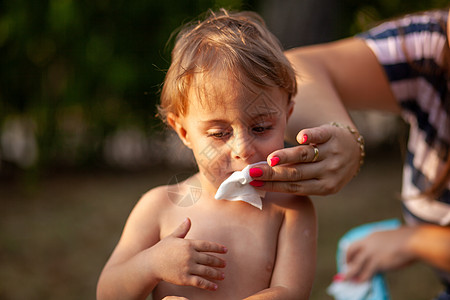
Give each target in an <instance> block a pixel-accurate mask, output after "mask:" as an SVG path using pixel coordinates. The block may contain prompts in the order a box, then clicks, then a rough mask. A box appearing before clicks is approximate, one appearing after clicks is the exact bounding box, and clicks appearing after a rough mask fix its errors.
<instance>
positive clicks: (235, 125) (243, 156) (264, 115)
mask: <svg viewBox="0 0 450 300" xmlns="http://www.w3.org/2000/svg"><path fill="white" fill-rule="evenodd" d="M207 89H208V90H209V91H206V93H203V94H202V95H203V96H204V95H205V94H207V95H208V100H206V101H205V100H203V102H202V100H199V95H198V94H197V93H196V92H195V90H194V89H192V91H191V92H190V94H189V107H188V112H187V114H186V115H184V116H181V117H178V118H176V121H174V122H171V124H172V126H173V127H174V128H175V130H176V131H177V133H178V134H179V136H180V138H181V139H182V140H183V142H184V143H185V145H186V146H188V147H189V148H191V149H192V150H193V152H194V156H195V159H196V161H197V164H198V167H199V170H200V172H201V174H202V175H204V176H205V177H206V178H207V179H208V180H209V181H210V182H211V183H212V184H213V185H214V186H215V187H218V186H219V185H220V183H222V181H224V180H225V179H226V178H227V177H228V176H230V175H231V174H232V173H233V172H234V171H240V170H242V169H243V168H244V167H245V166H247V165H248V164H252V163H255V162H259V161H263V160H266V158H267V156H268V155H269V154H270V153H271V152H273V151H274V150H277V149H280V148H283V142H284V130H285V127H286V122H287V119H288V117H289V115H290V112H291V111H292V106H293V105H292V102H291V103H288V97H287V94H286V93H284V92H282V91H281V90H280V89H279V88H270V89H267V88H266V89H261V88H259V89H257V88H255V87H253V88H252V90H253V91H257V92H252V91H250V90H249V89H247V88H245V87H242V85H240V84H237V83H235V82H230V81H229V80H225V79H215V80H214V83H212V84H211V85H210V86H209V88H207ZM202 99H203V98H202ZM204 102H206V104H205V103H204ZM211 103H214V104H211Z"/></svg>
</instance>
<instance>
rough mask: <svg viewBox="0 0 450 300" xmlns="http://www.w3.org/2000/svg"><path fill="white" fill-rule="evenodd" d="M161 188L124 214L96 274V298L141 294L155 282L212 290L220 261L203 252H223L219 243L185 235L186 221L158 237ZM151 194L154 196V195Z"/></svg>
mask: <svg viewBox="0 0 450 300" xmlns="http://www.w3.org/2000/svg"><path fill="white" fill-rule="evenodd" d="M163 190H164V189H155V190H152V191H151V192H149V193H147V195H146V196H144V197H143V199H141V200H140V201H139V203H138V204H137V205H136V207H135V209H134V210H133V212H132V213H131V214H130V217H129V218H128V221H127V224H126V226H125V228H124V231H123V233H122V237H121V239H120V241H119V243H118V245H117V247H116V249H115V250H114V252H113V254H112V255H111V257H110V259H109V261H108V262H107V264H106V266H105V268H104V269H103V271H102V274H101V275H100V279H99V282H98V284H97V299H99V300H100V299H145V298H146V297H147V296H148V295H149V294H150V293H151V292H152V291H153V289H154V288H155V287H156V285H157V284H158V283H159V282H160V281H167V282H171V283H174V284H178V285H189V286H195V287H198V288H202V289H207V290H215V289H216V288H217V285H216V284H214V283H213V282H211V281H210V280H209V279H216V280H221V279H223V278H222V272H221V271H219V270H217V268H223V267H224V266H225V262H224V261H223V260H222V259H220V258H218V257H216V256H213V255H210V254H207V253H204V252H213V253H225V252H226V248H225V247H224V246H222V245H219V244H216V243H213V242H209V241H199V240H188V239H184V237H185V236H186V234H187V233H188V231H189V229H190V227H191V222H190V220H189V219H186V220H185V221H184V222H183V223H182V224H181V225H180V226H179V227H178V228H177V229H175V231H174V232H173V233H172V234H171V235H169V236H167V237H165V238H163V239H162V240H159V238H160V233H159V217H158V216H159V213H160V210H161V209H163V205H162V203H163V201H158V197H163V198H162V199H166V200H167V197H166V196H165V195H164V194H162V193H164V192H165V191H163ZM155 197H156V199H155Z"/></svg>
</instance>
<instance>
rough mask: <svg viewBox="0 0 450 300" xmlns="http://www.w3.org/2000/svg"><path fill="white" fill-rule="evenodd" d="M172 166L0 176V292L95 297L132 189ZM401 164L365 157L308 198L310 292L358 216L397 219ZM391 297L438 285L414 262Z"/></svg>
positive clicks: (166, 175) (395, 279)
mask: <svg viewBox="0 0 450 300" xmlns="http://www.w3.org/2000/svg"><path fill="white" fill-rule="evenodd" d="M177 172H179V170H168V169H166V168H164V167H158V168H154V169H152V170H149V171H147V172H141V173H123V172H122V173H117V172H94V173H60V174H57V176H56V175H54V176H48V177H46V178H43V179H42V180H41V181H39V183H38V184H37V185H36V186H35V187H34V188H32V189H27V188H24V185H21V184H20V183H19V182H17V181H11V180H4V181H2V182H0V203H1V207H2V208H1V210H0V264H1V268H0V299H14V300H20V299H67V300H70V299H95V286H96V282H97V278H98V275H99V273H100V271H101V268H102V267H103V265H104V263H105V262H106V260H107V258H108V256H109V254H110V253H111V251H112V249H113V247H114V246H115V244H116V243H117V241H118V239H119V236H120V233H121V231H122V227H123V225H124V223H125V220H126V218H127V216H128V214H129V213H130V211H131V209H132V208H133V206H134V204H135V203H136V201H137V200H138V199H139V197H140V195H141V194H143V193H144V192H145V191H147V190H148V189H150V188H152V187H154V186H157V185H161V184H166V183H167V182H168V181H169V180H170V178H171V177H172V176H173V175H174V174H176V173H177ZM400 183H401V164H400V163H399V160H398V157H396V156H395V155H392V156H386V155H376V154H374V155H373V157H372V158H370V157H369V159H368V161H367V162H366V164H365V166H364V167H363V169H362V171H361V173H360V174H359V175H358V177H356V178H355V179H354V180H353V181H352V182H351V183H350V184H349V185H348V186H347V187H346V188H344V189H343V190H342V191H341V192H339V193H338V194H336V195H333V196H329V197H313V199H314V203H315V205H316V208H317V212H318V217H319V249H318V265H317V273H316V278H315V284H314V289H313V292H312V297H311V299H316V300H324V299H325V300H326V299H331V297H329V296H327V294H326V288H327V286H328V285H329V284H330V281H331V278H332V277H333V275H334V274H335V272H336V271H335V270H336V268H335V252H336V245H337V242H338V240H339V238H340V237H341V236H342V235H343V234H344V233H345V232H346V231H347V230H349V229H350V228H352V227H354V226H357V225H360V224H362V223H367V222H372V221H378V220H382V219H387V218H393V217H396V218H401V209H400V202H399V201H398V200H397V197H396V195H398V193H399V191H400ZM387 279H388V284H389V287H390V290H391V295H392V299H393V300H397V299H398V300H402V299H410V300H414V299H431V298H432V297H433V296H435V295H436V294H437V293H438V292H439V290H440V284H439V282H438V280H437V279H436V277H435V276H434V274H433V272H432V271H431V269H430V268H429V267H427V266H425V265H423V264H416V265H414V266H412V267H409V268H407V269H404V270H401V271H395V272H392V273H390V274H388V276H387Z"/></svg>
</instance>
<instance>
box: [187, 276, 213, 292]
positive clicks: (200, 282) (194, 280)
mask: <svg viewBox="0 0 450 300" xmlns="http://www.w3.org/2000/svg"><path fill="white" fill-rule="evenodd" d="M187 285H190V286H193V287H198V288H200V289H203V290H209V291H215V290H217V288H218V285H217V284H216V283H214V282H211V281H209V280H207V279H205V278H203V277H200V276H196V275H192V276H190V277H189V279H188V282H187Z"/></svg>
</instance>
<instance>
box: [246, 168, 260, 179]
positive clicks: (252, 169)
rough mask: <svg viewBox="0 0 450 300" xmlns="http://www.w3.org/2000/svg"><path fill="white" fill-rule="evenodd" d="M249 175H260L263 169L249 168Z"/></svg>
mask: <svg viewBox="0 0 450 300" xmlns="http://www.w3.org/2000/svg"><path fill="white" fill-rule="evenodd" d="M249 173H250V176H251V177H260V176H262V174H263V171H262V170H261V169H260V168H251V169H250V170H249Z"/></svg>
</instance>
